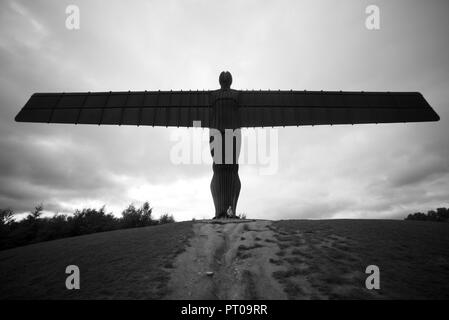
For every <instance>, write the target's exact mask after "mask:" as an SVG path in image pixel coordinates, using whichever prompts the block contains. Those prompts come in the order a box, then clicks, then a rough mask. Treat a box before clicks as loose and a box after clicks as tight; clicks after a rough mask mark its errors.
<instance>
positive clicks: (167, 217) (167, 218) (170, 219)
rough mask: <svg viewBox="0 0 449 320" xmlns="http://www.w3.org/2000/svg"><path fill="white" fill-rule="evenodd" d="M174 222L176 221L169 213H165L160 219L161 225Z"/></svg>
mask: <svg viewBox="0 0 449 320" xmlns="http://www.w3.org/2000/svg"><path fill="white" fill-rule="evenodd" d="M173 222H175V219H174V218H173V216H172V215H168V213H164V214H163V215H161V217H160V218H159V224H165V223H173Z"/></svg>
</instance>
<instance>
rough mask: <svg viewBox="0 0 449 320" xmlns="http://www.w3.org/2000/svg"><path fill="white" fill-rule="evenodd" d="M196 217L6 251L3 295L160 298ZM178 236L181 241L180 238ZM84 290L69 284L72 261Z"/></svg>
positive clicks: (0, 264) (1, 258)
mask: <svg viewBox="0 0 449 320" xmlns="http://www.w3.org/2000/svg"><path fill="white" fill-rule="evenodd" d="M192 235H193V231H192V222H180V223H170V224H165V225H160V226H152V227H144V228H135V229H125V230H117V231H110V232H102V233H96V234H90V235H84V236H78V237H72V238H66V239H60V240H54V241H48V242H41V243H37V244H33V245H28V246H24V247H18V248H14V249H9V250H5V251H1V252H0V270H2V271H1V272H0V299H159V298H162V297H163V296H164V295H165V294H166V293H167V283H168V279H169V276H168V272H167V271H166V270H164V268H166V267H169V266H171V265H172V262H173V259H174V258H175V256H176V255H177V254H179V253H180V252H182V251H184V248H185V247H186V246H187V245H188V242H189V241H188V239H189V238H190V237H191V236H192ZM174 239H175V240H174ZM71 264H74V265H77V266H78V267H79V269H80V278H81V290H67V289H66V288H65V279H66V277H67V275H66V274H65V269H66V267H67V266H68V265H71Z"/></svg>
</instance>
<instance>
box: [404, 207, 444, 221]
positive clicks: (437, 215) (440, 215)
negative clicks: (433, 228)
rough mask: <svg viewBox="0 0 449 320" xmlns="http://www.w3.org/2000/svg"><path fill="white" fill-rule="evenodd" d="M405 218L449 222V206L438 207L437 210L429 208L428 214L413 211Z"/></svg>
mask: <svg viewBox="0 0 449 320" xmlns="http://www.w3.org/2000/svg"><path fill="white" fill-rule="evenodd" d="M405 220H419V221H440V222H449V208H438V209H437V210H436V211H435V210H429V211H427V214H425V213H423V212H415V213H411V214H409V215H408V216H407V218H405Z"/></svg>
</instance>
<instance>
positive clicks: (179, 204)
mask: <svg viewBox="0 0 449 320" xmlns="http://www.w3.org/2000/svg"><path fill="white" fill-rule="evenodd" d="M70 4H75V5H78V7H79V8H80V29H79V30H68V29H67V28H66V26H65V20H66V17H67V15H66V13H65V10H66V7H67V5H70ZM370 4H375V5H377V6H378V7H379V8H380V30H376V31H372V30H368V29H367V28H366V27H365V19H366V17H367V14H366V13H365V8H366V7H367V6H368V5H370ZM448 9H449V2H448V1H445V0H441V1H410V0H404V1H377V0H372V1H360V0H352V1H316V0H313V1H312V0H311V1H279V0H276V1H262V0H257V1H256V0H253V1H242V0H238V1H210V0H207V1H206V0H204V1H199V0H196V1H186V0H184V1H167V0H164V1H111V0H107V1H92V0H89V1H56V0H54V1H10V0H1V1H0V70H1V72H0V208H5V207H10V208H12V209H14V210H15V211H16V212H25V211H28V210H31V209H32V208H33V207H34V206H35V205H36V204H38V203H43V204H44V206H45V208H46V209H47V210H49V211H52V212H72V211H73V210H74V209H76V208H83V207H100V206H102V205H103V204H105V205H106V209H107V210H108V211H113V212H114V213H115V214H120V212H121V210H122V209H124V208H125V207H126V206H127V205H128V204H129V203H134V204H136V205H140V204H141V203H142V202H143V201H145V200H148V201H150V203H151V205H152V206H153V207H154V212H155V216H158V215H159V214H161V213H164V212H168V213H171V214H173V215H174V217H175V219H177V220H187V219H191V218H197V219H198V218H210V217H212V216H213V214H214V207H213V202H212V198H211V194H210V190H209V185H210V180H211V177H212V168H211V166H210V165H209V164H202V165H200V164H196V165H195V164H191V165H176V164H173V163H172V162H171V161H170V150H171V149H172V148H173V144H174V142H173V141H171V140H170V137H171V135H173V134H174V133H173V132H174V130H176V129H166V128H151V127H139V128H137V127H124V126H122V127H115V126H101V127H99V126H89V125H78V126H75V125H56V124H50V125H47V124H31V123H15V122H14V116H15V115H16V114H17V112H18V111H19V110H20V109H21V108H22V106H23V105H24V104H25V103H26V101H27V100H28V98H29V97H30V95H31V94H32V93H34V92H52V91H55V92H63V91H65V92H70V91H109V90H112V91H114V90H116V91H121V90H157V89H161V90H167V89H168V90H169V89H183V90H185V89H187V90H188V89H195V90H196V89H217V88H218V87H219V84H218V75H219V73H220V72H221V71H223V70H229V71H230V72H231V73H232V75H233V78H234V81H233V85H232V87H233V88H235V89H297V90H304V89H307V90H365V91H419V92H421V93H422V94H423V95H424V97H425V98H426V99H427V101H428V102H429V103H430V104H431V105H432V107H433V108H434V109H435V111H436V112H437V113H438V114H439V115H440V117H441V121H439V122H432V123H419V124H383V125H359V126H333V127H329V126H320V127H300V128H288V129H287V128H286V129H280V130H279V131H278V135H279V154H278V162H279V167H278V170H277V172H276V174H273V175H262V174H261V173H260V170H259V169H260V168H258V166H257V165H241V167H240V178H241V180H242V190H241V193H240V199H239V203H238V206H237V212H238V213H240V212H245V213H246V214H247V216H248V217H250V218H268V219H293V218H403V217H404V216H405V215H406V214H408V213H411V212H416V211H418V210H428V209H431V208H436V207H439V206H446V207H447V206H449V201H448V200H449V139H448V138H449V120H448V119H449V72H448V71H449V54H448V52H449V37H448V34H449V20H448V18H447V14H448V12H449V10H448Z"/></svg>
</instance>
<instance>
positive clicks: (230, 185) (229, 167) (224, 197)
mask: <svg viewBox="0 0 449 320" xmlns="http://www.w3.org/2000/svg"><path fill="white" fill-rule="evenodd" d="M215 134H216V135H220V136H221V138H222V139H221V140H222V141H223V139H224V132H223V131H222V132H221V133H218V132H215ZM213 141H214V137H212V135H211V138H210V143H211V155H212V157H213V159H214V163H213V165H212V169H213V171H214V175H213V177H212V181H211V183H210V190H211V192H212V198H213V199H214V205H215V218H224V217H226V214H227V211H228V209H229V207H230V208H231V209H232V213H233V215H236V209H237V201H238V199H239V194H240V187H241V184H240V178H239V165H238V157H239V154H240V145H241V133H240V130H238V131H236V132H235V137H233V138H232V140H230V143H232V149H231V150H232V155H231V157H228V158H229V159H231V161H230V162H229V163H226V161H225V158H226V157H225V153H226V148H225V146H224V144H223V145H214V144H213ZM220 147H221V148H222V152H221V156H217V157H218V159H221V161H220V162H219V163H216V162H218V161H216V160H218V159H215V158H214V154H215V152H214V148H220ZM228 152H229V151H228ZM228 156H229V155H228Z"/></svg>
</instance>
